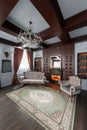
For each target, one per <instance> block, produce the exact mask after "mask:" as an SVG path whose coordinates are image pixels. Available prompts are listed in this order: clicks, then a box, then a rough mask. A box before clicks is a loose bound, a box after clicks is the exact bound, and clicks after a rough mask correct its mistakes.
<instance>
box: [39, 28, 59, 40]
mask: <svg viewBox="0 0 87 130" xmlns="http://www.w3.org/2000/svg"><path fill="white" fill-rule="evenodd" d="M39 34H40V36H41V37H42V39H43V40H47V39H50V38H52V37H55V36H57V33H56V32H53V29H52V28H48V29H46V30H44V31H42V32H40V33H39Z"/></svg>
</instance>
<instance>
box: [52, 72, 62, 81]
mask: <svg viewBox="0 0 87 130" xmlns="http://www.w3.org/2000/svg"><path fill="white" fill-rule="evenodd" d="M51 79H52V80H54V81H60V80H61V76H59V75H53V74H52V75H51Z"/></svg>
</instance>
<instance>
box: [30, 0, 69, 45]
mask: <svg viewBox="0 0 87 130" xmlns="http://www.w3.org/2000/svg"><path fill="white" fill-rule="evenodd" d="M30 1H31V2H32V3H33V5H34V6H35V7H36V8H37V10H38V11H39V12H40V13H41V15H42V16H43V17H44V19H45V20H46V21H47V22H48V24H49V25H50V26H51V28H53V31H54V32H55V31H56V32H57V35H58V36H59V37H60V39H61V40H62V42H63V43H68V37H67V36H66V35H65V34H64V32H63V29H62V27H61V25H60V22H59V19H58V18H57V15H56V13H55V11H54V9H53V7H52V4H51V3H50V2H49V0H45V1H44V0H41V1H40V0H39V1H36V0H30Z"/></svg>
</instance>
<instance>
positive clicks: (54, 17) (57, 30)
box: [0, 0, 87, 46]
mask: <svg viewBox="0 0 87 130" xmlns="http://www.w3.org/2000/svg"><path fill="white" fill-rule="evenodd" d="M30 1H31V2H32V3H33V5H34V6H35V7H36V8H37V10H38V11H39V12H40V14H41V15H42V16H43V17H44V19H45V20H46V21H47V22H48V24H49V25H50V28H48V29H46V30H44V31H42V32H40V36H41V37H42V39H43V40H47V39H50V38H52V37H54V36H59V38H60V39H61V42H60V44H61V45H64V44H68V43H75V42H81V41H85V40H87V35H85V36H80V37H77V38H72V39H70V37H69V35H68V32H70V31H72V30H74V29H78V28H81V27H84V26H87V10H84V11H82V12H80V13H78V14H76V15H74V16H72V17H70V18H68V19H66V20H64V19H63V16H62V13H61V10H60V7H59V4H58V1H57V0H41V1H40V0H30ZM17 2H18V0H0V30H2V31H4V32H7V33H9V34H11V35H13V36H17V35H18V33H19V31H20V28H19V27H17V26H16V25H14V24H12V23H10V22H9V21H7V20H6V18H7V16H8V15H9V13H10V12H11V10H12V9H13V7H14V6H15V5H16V3H17ZM0 42H3V43H4V44H8V45H9V44H10V45H13V46H14V45H16V46H19V45H21V43H17V44H16V43H15V44H14V42H10V41H8V40H5V42H4V39H2V38H0ZM8 42H10V43H8ZM42 44H43V45H44V43H42ZM60 44H58V45H60Z"/></svg>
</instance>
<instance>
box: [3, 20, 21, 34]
mask: <svg viewBox="0 0 87 130" xmlns="http://www.w3.org/2000/svg"><path fill="white" fill-rule="evenodd" d="M2 26H3V27H4V28H7V29H8V30H11V31H12V32H14V33H16V34H18V33H19V32H20V30H22V29H20V28H19V27H17V26H16V25H14V24H12V23H11V22H9V21H7V20H5V21H4V23H3V24H2Z"/></svg>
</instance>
